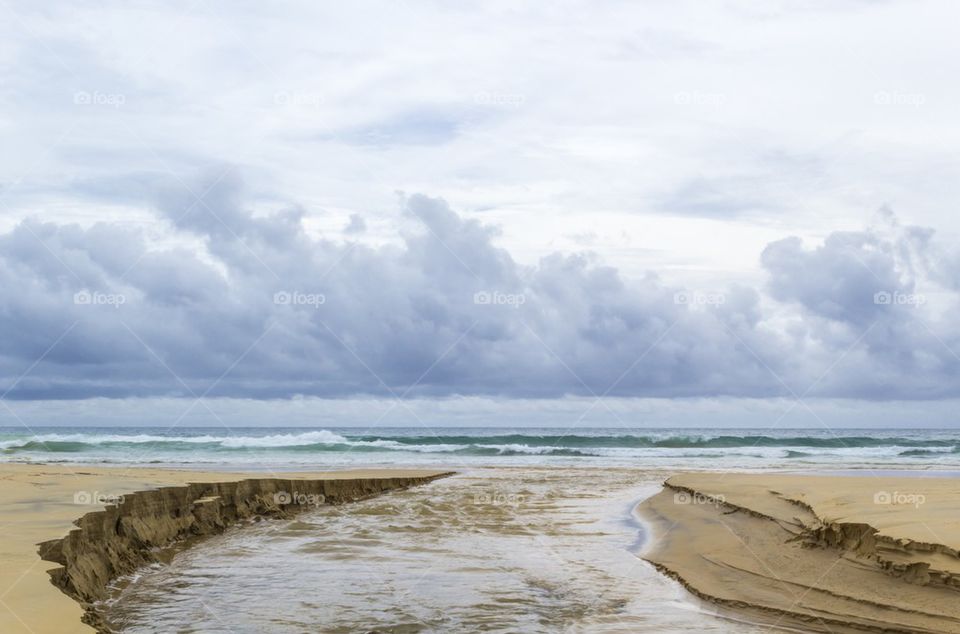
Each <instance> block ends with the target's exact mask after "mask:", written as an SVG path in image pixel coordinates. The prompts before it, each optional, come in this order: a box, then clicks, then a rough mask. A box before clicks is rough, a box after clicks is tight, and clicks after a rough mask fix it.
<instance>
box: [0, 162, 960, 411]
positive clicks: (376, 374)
mask: <svg viewBox="0 0 960 634" xmlns="http://www.w3.org/2000/svg"><path fill="white" fill-rule="evenodd" d="M137 182H138V183H139V184H140V185H142V184H143V183H144V182H147V181H143V179H138V181H137ZM118 186H119V185H118ZM133 186H134V187H136V186H137V184H136V183H134V185H133ZM137 196H141V197H142V198H143V199H150V200H153V201H154V204H155V207H156V209H157V211H158V213H159V214H160V216H161V217H162V218H164V219H165V220H166V221H167V222H169V225H170V226H172V227H174V228H175V231H176V232H178V233H180V234H182V235H183V236H190V237H192V239H193V240H194V241H196V240H199V241H200V242H202V244H203V245H204V248H203V249H192V248H187V247H186V246H178V247H160V246H157V245H155V244H151V243H150V242H149V241H148V239H147V236H146V235H145V234H144V232H143V230H142V229H141V228H139V227H136V226H131V225H124V224H120V223H100V224H95V225H93V226H90V227H86V228H84V227H81V226H79V225H72V224H54V223H49V222H42V221H40V220H36V219H29V220H25V221H23V222H22V223H20V224H19V225H18V226H16V227H15V228H14V229H13V230H12V231H10V232H9V233H7V234H4V235H2V236H0V288H2V289H3V290H2V301H3V307H2V310H0V328H2V331H3V332H4V333H5V336H4V337H2V338H0V355H2V357H0V363H2V365H0V369H2V374H3V376H4V383H5V387H4V388H3V389H4V390H7V389H9V394H8V397H9V398H21V399H57V398H81V397H92V396H107V397H125V396H146V395H161V396H163V395H171V396H191V395H202V394H208V395H227V396H246V397H254V398H282V397H290V396H293V395H297V394H305V395H318V396H331V397H339V396H349V395H358V394H371V395H380V396H390V395H391V394H403V393H405V392H407V391H409V395H411V396H414V395H416V396H448V395H453V394H483V395H500V396H506V397H533V396H538V397H556V396H561V395H564V394H577V395H587V396H591V395H604V394H609V395H616V396H666V397H671V396H713V395H734V396H773V395H781V396H782V395H787V396H789V395H791V394H800V393H804V392H806V391H808V390H809V391H810V393H811V394H815V395H824V396H865V397H873V398H893V397H901V398H910V397H920V396H923V397H937V396H956V395H957V392H958V390H957V389H956V388H955V387H954V386H955V385H956V381H955V380H954V379H955V377H956V376H957V365H958V364H957V359H956V357H954V356H952V353H951V352H950V349H949V348H950V346H952V345H953V344H954V343H956V340H957V337H956V334H955V329H954V328H952V327H951V325H950V324H951V322H950V321H949V320H939V321H938V320H933V319H931V318H930V315H928V313H927V312H925V311H926V309H927V308H929V307H928V306H913V305H910V304H909V303H908V300H909V298H910V297H914V296H916V295H917V291H916V286H917V280H918V279H919V277H920V276H921V275H924V274H925V273H924V271H926V270H927V269H930V270H932V271H934V273H931V275H934V276H935V277H937V278H938V279H942V280H953V279H955V278H954V277H951V276H949V275H948V273H947V272H946V269H945V267H946V266H947V265H946V264H943V262H947V263H948V262H949V259H943V260H942V262H941V261H940V260H938V261H937V262H935V263H933V265H932V264H931V262H929V261H928V260H929V258H928V257H927V256H928V254H929V252H930V250H931V248H932V247H931V246H930V244H931V240H932V236H931V235H930V233H929V232H925V231H922V230H917V229H912V228H902V227H897V226H895V223H892V224H891V226H893V229H892V231H894V233H893V234H891V235H881V234H880V233H877V232H874V231H865V232H861V233H856V232H851V233H836V234H832V235H831V236H830V237H829V238H828V239H827V240H826V242H825V243H824V244H823V245H822V246H820V247H817V248H813V249H809V248H805V247H804V245H802V244H801V243H800V241H799V240H798V239H795V238H789V239H786V240H782V241H779V242H775V243H773V244H771V245H769V246H768V248H767V249H766V250H765V251H764V253H763V256H762V262H763V265H764V267H765V268H766V269H767V271H768V272H769V293H770V295H771V296H772V297H773V299H775V300H777V303H776V304H775V306H774V308H775V309H774V308H771V307H770V306H768V305H767V304H769V301H768V300H764V298H763V297H762V296H761V294H760V293H759V292H758V291H757V290H756V289H752V288H746V287H743V286H731V287H727V288H716V289H684V288H676V287H672V286H670V285H667V284H665V283H663V282H662V281H660V280H659V279H658V277H657V276H656V275H654V274H649V275H647V276H645V277H643V278H641V279H637V280H627V279H624V278H623V277H621V275H620V274H619V272H618V271H617V270H616V269H614V268H611V267H609V266H604V265H603V264H602V263H600V262H598V261H596V260H595V258H594V257H593V256H590V255H587V254H572V255H571V254H554V255H550V256H548V257H545V258H543V259H541V260H540V261H539V262H538V263H537V264H536V265H534V266H524V265H521V264H519V263H517V262H516V261H515V260H514V259H513V258H512V257H511V255H510V253H508V252H507V251H505V250H504V249H501V248H498V247H497V246H496V245H495V244H494V241H493V239H494V237H495V236H496V231H495V229H494V228H492V227H490V226H487V225H484V224H481V223H479V222H477V221H475V220H468V219H464V218H461V217H460V216H459V215H458V214H457V213H455V212H454V211H453V210H451V209H450V207H449V206H448V205H447V204H446V203H445V202H444V201H442V200H439V199H434V198H429V197H426V196H422V195H413V196H409V197H407V198H405V199H404V201H403V214H404V215H405V216H406V218H407V220H408V223H407V225H406V226H407V229H405V230H404V231H403V232H402V234H401V241H400V243H399V244H395V245H389V246H383V247H378V248H372V247H370V246H365V245H363V244H361V243H357V242H351V241H347V242H343V241H340V240H336V241H333V240H327V239H315V238H312V237H311V236H309V235H308V234H307V233H306V232H305V231H304V229H303V226H302V223H301V216H302V213H301V212H300V211H298V210H296V209H290V210H281V211H277V212H275V213H273V214H271V215H261V214H254V213H251V212H250V211H248V210H247V208H246V206H245V197H244V193H243V187H242V182H240V181H239V180H238V179H236V178H234V177H230V176H227V177H225V178H219V177H214V176H211V177H208V178H204V179H199V180H198V181H196V182H193V183H186V184H184V183H176V184H171V183H166V184H165V185H164V186H163V187H156V186H155V183H152V182H151V184H150V186H149V187H146V188H145V189H144V191H141V192H140V193H138V194H134V193H131V195H130V197H131V199H132V198H136V197H137ZM361 221H362V219H361ZM891 222H892V221H891ZM361 224H362V223H358V222H354V221H353V220H352V221H351V226H352V227H354V228H356V227H358V226H360V225H361ZM883 293H888V294H890V297H891V298H892V299H891V301H890V302H887V303H883V301H882V299H881V300H877V297H881V298H882V297H884V296H883V295H882V294H883ZM878 294H880V295H878ZM950 301H951V302H955V297H953V295H950ZM955 349H960V347H958V348H955ZM824 372H828V374H829V375H828V376H824ZM19 377H22V378H19Z"/></svg>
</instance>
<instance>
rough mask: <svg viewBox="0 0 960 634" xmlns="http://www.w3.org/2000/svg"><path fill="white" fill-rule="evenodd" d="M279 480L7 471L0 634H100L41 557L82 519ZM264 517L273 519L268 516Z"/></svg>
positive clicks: (145, 471)
mask: <svg viewBox="0 0 960 634" xmlns="http://www.w3.org/2000/svg"><path fill="white" fill-rule="evenodd" d="M440 475H443V472H440V471H425V470H413V469H389V470H387V469H383V470H380V469H364V470H351V471H331V472H306V473H284V474H283V478H284V480H286V481H288V482H289V481H291V480H292V481H295V482H297V483H305V482H309V481H328V482H333V481H341V482H342V481H364V480H365V481H368V482H369V481H371V480H382V479H404V480H411V479H412V480H420V479H430V478H435V477H439V476H440ZM272 479H274V478H272V476H268V475H266V474H262V473H261V474H257V473H225V472H203V471H180V470H176V469H157V468H139V467H137V468H109V467H66V466H54V465H24V464H5V465H0V530H2V532H3V539H2V540H0V549H2V550H0V561H2V562H3V566H0V632H3V633H4V634H7V633H11V634H17V633H26V634H47V633H56V634H71V633H84V634H87V633H90V632H93V631H94V630H93V628H91V627H90V626H89V625H87V624H85V623H83V622H82V620H81V619H82V618H83V616H84V608H83V607H82V606H81V604H80V603H79V602H77V601H75V600H74V599H73V598H71V597H70V596H68V595H67V594H65V593H64V592H62V591H61V590H60V589H58V588H57V587H56V586H55V585H54V584H53V583H51V576H50V573H49V572H48V571H50V570H52V569H54V570H55V569H56V568H57V567H58V566H57V564H56V563H51V562H49V561H43V560H42V559H41V558H40V556H39V554H38V546H39V545H40V544H41V543H42V542H50V541H51V540H55V541H56V540H60V539H62V538H64V537H65V536H67V535H68V533H71V531H73V532H74V533H76V532H77V531H78V529H77V528H76V527H75V525H74V524H75V522H76V521H77V520H79V519H80V518H81V517H85V516H86V515H88V514H92V515H96V514H99V513H102V512H104V511H107V510H108V507H109V506H111V504H110V503H111V502H115V501H117V500H118V498H119V497H120V496H124V497H134V496H133V494H135V493H136V492H142V491H157V490H158V489H161V488H162V487H173V488H174V489H175V488H180V487H186V486H187V485H189V484H190V483H207V484H210V483H231V482H232V483H239V482H241V481H245V480H246V481H264V480H272ZM274 488H275V487H274ZM174 489H168V493H167V496H168V497H170V499H176V498H177V497H178V496H177V495H176V494H173V495H171V494H170V491H173V490H174ZM320 489H322V485H321V487H320ZM320 489H318V491H319V490H320ZM278 490H279V489H278ZM311 490H312V489H311ZM335 490H337V487H334V488H328V489H327V491H328V492H330V491H335ZM363 490H364V489H363V488H362V487H361V488H360V489H358V492H359V493H362V492H363ZM195 491H197V492H198V493H197V494H198V495H200V494H202V492H203V491H205V489H204V488H202V487H200V488H196V489H195ZM229 491H230V487H221V490H220V491H219V492H218V493H219V494H223V493H229ZM270 492H271V493H272V492H273V489H270ZM148 497H149V496H148ZM270 497H272V496H267V497H263V496H261V499H263V500H269V499H270ZM143 499H144V500H146V499H147V498H143ZM184 499H186V497H185V498H184ZM204 500H205V497H199V498H197V499H196V500H191V503H192V502H201V503H202V502H204ZM207 501H208V502H209V500H207ZM203 508H204V509H205V511H204V512H209V511H210V509H211V505H210V504H203ZM252 510H254V511H255V510H257V509H255V508H252ZM263 510H265V511H269V509H267V508H264V509H263ZM225 517H227V518H230V517H233V514H232V512H228V513H227V514H226V515H225ZM81 523H82V522H81ZM208 525H209V526H218V524H217V522H216V521H211V522H210V523H209V524H208ZM188 528H189V527H188ZM47 547H48V548H49V546H47ZM87 554H89V553H87ZM131 561H132V560H131Z"/></svg>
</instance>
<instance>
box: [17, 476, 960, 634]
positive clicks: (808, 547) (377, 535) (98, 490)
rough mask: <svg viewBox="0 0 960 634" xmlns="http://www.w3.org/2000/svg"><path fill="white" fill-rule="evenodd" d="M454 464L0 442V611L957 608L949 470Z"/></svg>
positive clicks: (120, 616) (956, 619) (531, 619)
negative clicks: (77, 459) (32, 460)
mask: <svg viewBox="0 0 960 634" xmlns="http://www.w3.org/2000/svg"><path fill="white" fill-rule="evenodd" d="M451 471H452V470H449V469H447V470H441V469H434V470H429V469H412V468H405V469H391V470H382V469H367V470H358V469H353V470H349V471H339V472H312V473H311V472H298V473H279V474H276V473H271V474H264V473H256V472H234V473H226V472H218V471H204V470H196V469H195V470H180V469H172V468H141V467H129V466H124V467H116V466H114V467H105V466H96V467H93V466H90V467H87V466H82V467H78V466H64V465H39V464H30V465H26V464H4V465H0V479H2V481H3V486H2V493H0V500H2V505H0V508H2V509H3V511H2V512H0V525H2V526H3V530H4V541H3V544H4V546H3V558H2V562H0V563H2V564H3V565H2V566H0V583H2V589H0V607H2V609H3V610H2V613H0V631H3V632H26V633H34V634H40V633H44V632H93V631H95V629H96V628H94V627H91V625H90V624H93V625H95V626H97V627H100V628H101V629H103V630H104V631H106V630H107V629H111V630H114V631H130V632H162V631H170V630H171V628H174V629H175V628H178V627H180V625H179V624H181V623H183V622H190V623H194V624H195V629H193V630H188V631H212V632H216V631H243V632H245V631H250V632H253V631H276V632H287V631H290V632H295V631H303V628H304V627H308V626H312V627H317V626H319V627H321V630H320V631H329V632H347V631H353V630H356V628H358V627H365V626H368V627H381V628H384V629H385V630H386V631H398V632H399V631H404V632H406V631H409V632H429V631H443V630H448V631H451V630H459V631H471V630H476V629H485V630H487V631H504V632H506V631H518V630H524V631H542V632H551V631H559V630H573V631H602V632H635V631H651V632H653V631H656V632H683V631H690V630H693V629H696V630H699V631H704V632H717V633H722V634H726V633H732V632H762V631H770V630H771V629H774V630H784V631H804V632H806V631H809V632H847V631H849V632H855V631H878V632H880V631H883V632H960V608H957V607H956V601H955V597H956V592H957V588H958V587H960V582H958V581H957V579H958V575H960V563H958V561H960V560H958V558H957V549H958V546H960V521H958V520H957V519H956V514H955V509H956V508H957V496H958V492H957V488H956V485H955V480H952V479H949V478H942V477H915V476H916V475H917V474H916V473H906V472H904V473H903V474H902V475H901V474H889V473H884V474H877V475H875V476H874V475H870V476H868V475H846V474H845V475H817V474H803V473H801V474H797V473H791V474H786V473H769V472H767V473H757V472H754V473H730V472H716V471H714V472H706V471H703V472H696V473H676V472H673V471H669V470H667V471H665V470H658V469H654V468H649V467H647V468H624V467H600V466H596V467H583V466H567V467H549V466H540V467H536V466H520V467H516V466H493V467H485V468H478V469H466V470H461V471H460V472H459V473H457V474H455V475H450V472H451ZM442 475H450V477H444V478H440V477H439V476H442ZM927 475H934V474H927ZM664 482H665V484H664ZM190 483H193V484H190ZM417 485H423V486H417ZM661 485H663V486H661ZM137 492H141V493H137ZM379 493H386V495H378V494H379ZM291 495H292V496H293V498H294V499H290V496H291ZM278 496H279V497H278ZM304 498H308V499H304ZM317 499H319V502H317ZM278 500H279V501H280V503H279V504H278V503H277V501H278ZM347 502H349V503H347ZM116 503H121V507H123V508H125V509H127V510H126V511H124V513H126V515H125V517H126V518H127V519H124V518H123V517H121V516H120V515H111V513H118V511H116V510H115V509H114V510H111V508H112V507H113V505H115V504H116ZM341 503H342V504H341ZM185 508H187V509H189V511H190V512H189V513H184V512H183V511H184V509H185ZM184 516H186V517H188V518H189V522H187V523H184V522H185V520H184V519H183V517H184ZM81 517H84V521H81V522H80V528H79V529H77V527H76V526H75V525H74V522H76V521H77V520H78V519H80V518H81ZM131 518H133V519H131ZM144 518H149V521H146V520H145V519H144ZM261 518H262V519H263V520H264V521H260V520H261ZM128 520H129V521H128ZM124 522H126V523H125V524H124ZM121 524H123V526H125V527H126V528H125V529H123V530H120V529H118V530H117V531H115V532H116V533H117V534H121V535H120V537H118V536H117V535H116V534H114V533H112V532H111V531H112V530H113V529H112V527H114V526H120V525H121ZM104 527H107V533H108V534H104V533H103V532H102V531H103V530H104ZM71 529H76V530H74V531H73V533H72V535H71V539H67V540H63V539H62V538H64V537H65V536H66V535H67V534H68V533H69V532H70V531H71ZM131 534H135V535H136V536H137V539H138V540H141V541H144V542H151V543H152V544H153V545H154V546H167V547H170V546H176V548H174V549H172V550H171V552H172V553H174V554H172V555H171V556H169V557H159V558H158V562H159V563H158V562H153V563H151V561H152V555H151V556H149V557H146V558H140V553H136V552H133V553H131V552H129V551H130V549H131V546H130V543H131V540H130V539H129V537H130V535H131ZM84 535H87V536H88V537H92V538H93V539H92V540H90V539H88V538H85V537H84ZM91 541H92V543H90V542H91ZM135 541H136V540H135ZM70 543H72V545H70ZM41 544H43V546H40V545H41ZM47 544H55V545H57V547H56V548H53V549H52V550H48V552H47V553H46V554H45V555H44V557H45V558H46V559H49V560H44V559H41V557H40V556H39V555H38V550H45V549H47V548H48V547H47ZM137 544H138V546H137V547H138V548H139V547H140V546H141V545H140V542H139V541H138V542H137ZM174 551H175V552H174ZM105 553H109V554H105ZM118 553H119V554H118ZM58 555H59V556H60V558H61V559H62V560H63V561H64V562H67V570H68V571H69V572H70V573H71V574H70V575H66V574H65V573H57V572H54V575H53V577H51V574H50V573H49V572H48V571H51V570H54V571H56V570H57V569H58V568H59V566H58V564H57V562H56V561H53V560H55V559H57V556H58ZM104 558H107V559H109V558H113V561H112V562H107V564H106V567H104V564H103V562H102V561H101V560H102V559H104ZM91 559H92V560H94V561H93V563H91ZM120 573H123V574H120ZM58 575H59V576H58ZM117 577H123V578H124V579H126V581H125V582H124V583H123V584H121V585H120V586H118V587H112V584H111V583H110V582H111V581H115V580H116V579H115V578H117ZM58 579H59V581H58ZM55 582H56V583H55ZM58 585H59V586H60V587H57V586H58ZM325 586H336V587H338V588H340V589H341V592H340V593H338V594H336V595H331V596H328V597H325V598H324V600H323V601H316V600H314V596H313V594H314V593H313V590H312V589H313V588H317V587H325ZM414 597H415V598H416V600H412V598H414ZM94 602H97V605H98V611H97V614H96V615H95V616H96V618H91V613H90V612H85V608H87V607H89V606H90V605H92V604H93V603H94ZM101 617H102V618H101ZM84 620H86V623H84Z"/></svg>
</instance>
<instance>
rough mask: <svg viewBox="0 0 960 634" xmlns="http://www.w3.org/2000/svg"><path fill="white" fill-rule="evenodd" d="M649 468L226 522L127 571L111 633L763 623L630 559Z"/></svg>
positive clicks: (576, 472) (110, 612)
mask: <svg viewBox="0 0 960 634" xmlns="http://www.w3.org/2000/svg"><path fill="white" fill-rule="evenodd" d="M660 481H662V477H660V476H656V475H653V474H651V473H649V472H646V473H644V472H640V471H637V470H630V469H597V468H591V469H556V468H540V469H537V468H525V469H522V470H520V469H509V468H498V469H478V470H475V471H472V472H468V473H464V474H461V475H458V476H455V477H452V478H448V479H444V480H440V481H437V482H434V483H432V484H430V485H427V486H425V487H419V488H414V489H410V490H407V491H400V492H395V493H391V494H387V495H384V496H381V497H378V498H373V499H369V500H364V501H361V502H357V503H354V504H349V505H344V506H340V507H330V506H321V507H318V508H317V509H316V510H314V511H310V512H307V513H304V514H302V515H300V516H299V517H298V518H297V519H295V520H292V521H290V520H271V521H264V522H261V523H258V524H251V525H248V526H245V527H241V528H237V529H234V530H230V531H228V532H227V533H225V534H223V535H220V536H216V537H213V538H211V539H209V540H206V541H204V542H202V543H200V544H198V545H196V546H194V547H193V548H191V549H188V550H186V551H183V552H181V553H179V554H177V555H176V556H175V557H174V558H173V559H172V561H171V562H170V563H168V564H165V565H161V566H156V567H154V568H153V569H150V570H147V571H145V572H143V573H142V574H141V575H139V578H138V579H136V580H135V581H133V582H132V583H130V584H129V585H128V586H127V587H126V588H125V589H124V590H123V591H122V592H120V593H119V596H117V597H116V598H115V599H114V600H113V601H112V602H111V604H110V605H109V607H107V609H106V616H107V619H108V620H109V622H110V623H111V624H112V625H113V626H114V627H116V628H117V629H120V630H122V631H125V632H143V633H147V632H149V633H159V632H164V633H166V632H250V633H253V632H282V633H288V632H289V633H293V632H297V633H300V632H331V633H333V632H344V633H345V632H383V633H387V632H390V633H406V632H417V633H420V632H471V631H484V632H556V631H566V632H690V631H694V630H697V631H703V632H753V631H756V632H761V631H769V628H760V627H756V628H753V627H751V626H747V625H745V624H742V623H735V622H732V621H728V620H724V619H722V618H719V617H717V616H715V615H713V614H711V611H710V609H709V607H705V606H703V605H702V604H700V603H699V602H697V601H695V600H694V599H692V598H691V597H690V596H689V595H687V594H686V593H685V591H683V589H682V588H680V586H679V585H678V584H676V583H675V582H673V581H671V580H669V579H667V578H665V577H663V576H662V575H660V574H659V573H657V572H656V571H655V570H654V569H653V568H652V567H651V566H650V565H649V564H647V563H646V562H644V561H643V560H642V559H640V558H639V557H638V556H637V553H638V552H639V551H640V549H641V548H642V544H643V541H644V539H645V533H644V529H643V526H642V524H641V523H640V522H639V521H638V520H637V518H636V517H635V516H634V515H633V508H634V507H635V505H636V503H637V502H638V501H639V500H640V499H642V498H643V497H645V496H647V495H650V494H652V493H654V492H655V491H657V490H658V489H659V482H660Z"/></svg>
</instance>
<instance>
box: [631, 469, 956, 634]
mask: <svg viewBox="0 0 960 634" xmlns="http://www.w3.org/2000/svg"><path fill="white" fill-rule="evenodd" d="M958 508H960V484H958V482H957V481H956V480H949V479H933V478H902V477H881V478H875V477H829V476H794V475H779V474H777V475H771V474H758V475H753V474H751V475H746V474H734V475H726V474H716V473H712V474H681V475H677V476H674V477H671V478H669V479H668V480H667V482H666V483H665V488H664V490H663V491H662V492H660V493H659V494H657V495H655V496H653V497H652V498H650V499H648V500H647V501H645V502H644V503H643V504H641V506H640V510H641V514H642V515H643V516H645V517H646V518H647V519H648V520H649V521H651V523H652V524H653V526H654V538H653V540H652V541H651V546H650V549H649V551H648V552H646V553H645V554H644V556H645V558H646V559H647V560H648V561H650V562H651V563H653V564H654V565H655V566H656V567H657V568H658V569H659V570H661V571H662V572H664V573H665V574H668V575H670V576H672V577H674V578H676V579H678V580H679V581H680V582H681V583H683V584H684V585H685V586H686V587H687V588H688V589H689V590H690V591H691V592H693V593H694V594H696V595H698V596H699V597H701V598H703V599H707V600H709V601H712V602H714V603H717V604H720V605H721V606H726V607H728V608H732V609H736V610H739V611H741V612H742V613H744V614H746V615H747V616H748V618H750V619H751V620H757V621H761V622H767V623H770V624H776V625H779V626H783V627H796V628H799V629H801V630H803V631H816V632H847V631H877V632H960V601H958V599H960V558H958V555H957V552H958V548H960V513H958Z"/></svg>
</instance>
